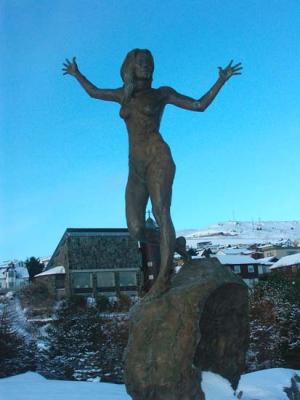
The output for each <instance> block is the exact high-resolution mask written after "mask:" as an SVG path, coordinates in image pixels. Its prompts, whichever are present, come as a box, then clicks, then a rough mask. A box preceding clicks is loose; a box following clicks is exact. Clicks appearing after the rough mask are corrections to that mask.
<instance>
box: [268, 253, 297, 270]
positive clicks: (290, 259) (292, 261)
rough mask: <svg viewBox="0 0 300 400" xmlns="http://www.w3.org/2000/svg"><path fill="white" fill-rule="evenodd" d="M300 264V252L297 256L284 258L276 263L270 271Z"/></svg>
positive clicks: (292, 255)
mask: <svg viewBox="0 0 300 400" xmlns="http://www.w3.org/2000/svg"><path fill="white" fill-rule="evenodd" d="M296 264H300V252H299V253H296V254H291V255H290V256H285V257H282V258H281V259H280V260H278V261H277V262H276V263H274V264H273V265H272V267H270V269H276V268H282V267H288V266H289V265H296Z"/></svg>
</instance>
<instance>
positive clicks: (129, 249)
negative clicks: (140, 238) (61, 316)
mask: <svg viewBox="0 0 300 400" xmlns="http://www.w3.org/2000/svg"><path fill="white" fill-rule="evenodd" d="M57 267H63V268H64V270H63V269H62V268H59V269H58V268H57ZM141 267H142V259H141V252H140V249H139V246H138V242H137V241H136V240H134V239H132V238H131V237H130V236H129V232H128V229H126V228H68V229H66V231H65V233H64V234H63V236H62V238H61V240H60V242H59V243H58V245H57V247H56V249H55V251H54V253H53V255H52V257H51V258H50V260H49V263H48V265H47V268H46V271H44V272H43V273H42V274H39V276H36V277H35V280H36V281H44V282H48V283H49V287H50V288H51V290H55V291H56V293H57V294H60V295H61V294H63V293H64V294H65V295H66V296H70V295H74V294H75V295H83V296H91V295H96V294H97V293H101V294H105V295H108V296H115V295H116V294H118V293H126V294H128V295H130V296H135V295H137V292H138V281H139V275H140V270H141ZM55 268H56V269H55ZM63 271H64V272H63ZM49 272H51V273H49Z"/></svg>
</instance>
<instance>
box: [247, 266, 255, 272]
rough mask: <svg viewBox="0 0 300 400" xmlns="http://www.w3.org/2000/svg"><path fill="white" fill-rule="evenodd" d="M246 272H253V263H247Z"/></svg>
mask: <svg viewBox="0 0 300 400" xmlns="http://www.w3.org/2000/svg"><path fill="white" fill-rule="evenodd" d="M248 272H249V273H250V274H251V273H253V272H254V266H253V265H248Z"/></svg>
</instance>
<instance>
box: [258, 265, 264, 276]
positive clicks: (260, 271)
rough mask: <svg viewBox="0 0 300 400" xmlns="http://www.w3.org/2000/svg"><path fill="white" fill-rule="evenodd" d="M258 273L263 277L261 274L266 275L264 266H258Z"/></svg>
mask: <svg viewBox="0 0 300 400" xmlns="http://www.w3.org/2000/svg"><path fill="white" fill-rule="evenodd" d="M258 273H259V275H261V274H263V273H264V269H263V266H262V265H259V266H258Z"/></svg>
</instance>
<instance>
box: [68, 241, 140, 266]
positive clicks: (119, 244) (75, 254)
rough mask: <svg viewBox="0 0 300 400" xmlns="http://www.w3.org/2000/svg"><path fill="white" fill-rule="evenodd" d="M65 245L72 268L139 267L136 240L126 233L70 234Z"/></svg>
mask: <svg viewBox="0 0 300 400" xmlns="http://www.w3.org/2000/svg"><path fill="white" fill-rule="evenodd" d="M67 247H68V257H69V268H70V269H72V270H91V269H122V268H140V267H141V255H140V252H139V249H138V246H137V242H136V241H134V240H132V239H131V238H130V237H129V236H128V235H126V236H125V235H120V236H116V235H114V236H108V235H105V236H104V235H103V236H70V237H69V238H68V240H67Z"/></svg>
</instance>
